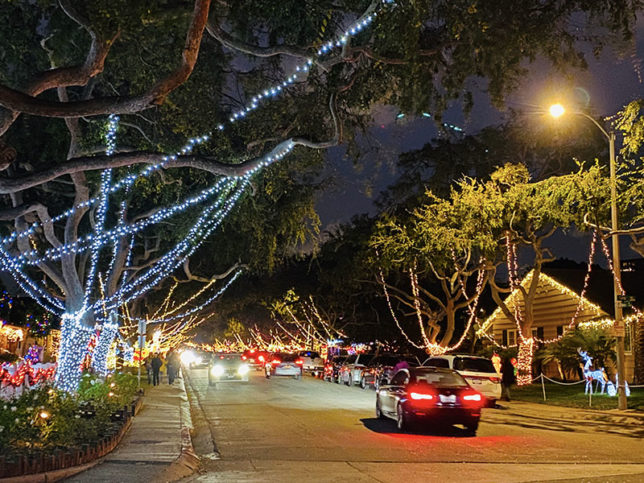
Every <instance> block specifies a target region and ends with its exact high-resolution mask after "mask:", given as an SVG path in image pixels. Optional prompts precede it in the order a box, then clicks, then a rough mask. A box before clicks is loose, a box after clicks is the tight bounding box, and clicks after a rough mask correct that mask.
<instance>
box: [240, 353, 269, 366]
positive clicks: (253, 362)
mask: <svg viewBox="0 0 644 483" xmlns="http://www.w3.org/2000/svg"><path fill="white" fill-rule="evenodd" d="M269 357H270V353H269V352H266V351H260V350H257V349H247V350H245V351H244V352H242V359H243V360H245V361H246V364H248V365H249V366H250V367H252V368H254V369H256V370H258V371H259V370H261V369H262V368H263V367H264V364H266V361H267V360H268V358H269Z"/></svg>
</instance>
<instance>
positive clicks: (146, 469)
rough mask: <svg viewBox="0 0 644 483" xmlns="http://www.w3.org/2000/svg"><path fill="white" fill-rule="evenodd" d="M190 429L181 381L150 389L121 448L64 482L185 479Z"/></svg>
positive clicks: (121, 482) (186, 401) (189, 445)
mask: <svg viewBox="0 0 644 483" xmlns="http://www.w3.org/2000/svg"><path fill="white" fill-rule="evenodd" d="M191 427H192V423H191V420H190V410H189V405H188V399H187V396H186V390H185V386H184V382H183V379H182V378H178V379H177V380H176V381H175V383H174V384H173V385H172V386H170V385H169V384H168V383H167V382H166V383H163V384H161V385H160V386H156V387H151V388H149V389H148V390H147V391H146V394H145V398H144V400H143V408H142V409H141V412H139V414H138V415H137V416H136V417H135V418H133V419H132V427H131V428H130V430H129V432H128V433H127V434H126V435H125V437H124V438H123V440H122V441H121V444H119V446H118V447H117V448H116V449H115V450H114V451H113V452H112V453H110V454H109V455H107V456H106V457H105V458H104V459H103V461H102V462H101V463H100V464H98V465H96V466H94V467H93V468H90V469H89V470H87V471H85V472H83V473H79V474H77V475H76V476H74V477H72V478H70V479H68V480H65V481H70V482H92V483H96V482H120V483H127V482H141V481H155V482H163V481H175V480H176V479H178V478H181V477H183V476H186V474H184V473H185V471H182V470H183V469H185V468H184V467H185V464H184V462H183V460H184V459H185V458H184V456H185V455H184V453H185V452H186V451H188V452H190V450H191V447H192V444H191V442H190V435H189V429H190V428H191ZM186 435H187V441H186ZM177 466H180V467H181V468H177ZM177 469H179V471H177Z"/></svg>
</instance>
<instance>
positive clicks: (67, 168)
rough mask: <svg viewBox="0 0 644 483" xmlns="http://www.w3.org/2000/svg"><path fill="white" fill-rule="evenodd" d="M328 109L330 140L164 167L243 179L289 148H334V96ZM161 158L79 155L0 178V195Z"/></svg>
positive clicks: (296, 141) (292, 142)
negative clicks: (233, 160) (234, 159)
mask: <svg viewBox="0 0 644 483" xmlns="http://www.w3.org/2000/svg"><path fill="white" fill-rule="evenodd" d="M329 109H330V111H331V116H332V118H333V125H334V131H335V134H334V136H333V138H332V139H330V140H328V141H322V142H314V141H310V140H308V139H305V138H291V139H287V140H286V141H282V142H281V143H279V144H278V145H277V146H275V147H274V148H273V149H272V150H271V151H270V152H269V153H268V154H267V155H265V156H262V157H259V158H254V159H251V160H248V161H245V162H242V163H239V164H226V163H221V162H219V161H216V160H214V159H213V158H211V157H208V156H198V155H192V154H190V155H184V156H177V157H176V159H172V160H169V161H167V162H166V163H165V165H164V166H165V168H166V169H168V168H194V169H199V170H202V171H207V172H209V173H212V174H214V175H219V176H243V175H245V174H248V173H249V172H251V171H253V170H255V169H257V168H259V167H260V166H261V165H262V164H263V163H264V162H265V159H266V157H275V156H276V155H277V154H278V153H280V152H283V151H284V150H286V149H287V148H289V147H292V146H306V147H308V148H313V149H326V148H330V147H332V146H337V145H338V143H339V142H340V139H341V126H340V123H339V122H338V116H337V113H336V107H335V95H331V97H330V100H329ZM164 156H165V155H162V154H159V153H150V152H135V153H120V154H115V155H113V156H107V155H103V156H90V157H87V156H83V157H79V158H75V159H70V160H67V161H66V162H64V163H62V164H59V165H57V166H54V167H52V168H49V169H46V170H43V171H41V172H37V173H33V174H29V175H26V176H21V177H11V178H2V179H0V194H8V193H15V192H17V191H22V190H26V189H28V188H33V187H34V186H38V185H41V184H43V183H46V182H48V181H51V180H53V179H56V178H58V177H60V176H64V175H66V174H74V173H80V172H87V171H96V170H102V169H107V168H118V167H121V166H132V165H135V164H158V163H159V162H160V161H161V158H162V157H164Z"/></svg>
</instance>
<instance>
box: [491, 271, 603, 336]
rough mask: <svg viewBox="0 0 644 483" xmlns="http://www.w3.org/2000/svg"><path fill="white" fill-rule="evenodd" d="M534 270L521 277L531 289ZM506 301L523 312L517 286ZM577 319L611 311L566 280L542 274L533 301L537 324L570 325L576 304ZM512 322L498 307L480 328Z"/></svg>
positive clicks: (525, 285) (512, 308) (588, 318)
mask: <svg viewBox="0 0 644 483" xmlns="http://www.w3.org/2000/svg"><path fill="white" fill-rule="evenodd" d="M533 273H534V270H531V271H530V272H529V273H528V274H527V275H526V276H525V278H524V279H523V280H522V281H521V286H522V287H523V288H525V289H526V290H527V289H528V286H529V284H530V282H531V281H532V277H533ZM505 303H506V305H507V306H508V308H509V309H510V311H512V312H514V310H515V308H516V306H517V304H518V307H519V309H520V310H521V313H522V314H523V313H525V312H524V304H523V297H522V296H521V295H520V293H519V290H518V289H515V290H513V291H512V293H510V295H508V296H507V297H506V299H505ZM578 307H579V312H578V313H577V318H576V321H577V322H585V321H589V320H593V319H598V318H604V317H607V316H608V314H607V313H606V312H605V311H604V310H602V308H601V307H600V306H599V305H597V304H595V303H593V302H592V301H590V300H588V298H584V299H582V298H581V297H580V296H579V294H577V293H576V292H575V291H574V290H571V289H570V288H568V287H567V286H565V285H564V284H562V283H560V282H558V281H557V280H555V279H554V278H553V277H551V276H549V275H546V274H545V273H543V272H542V273H541V275H540V276H539V285H538V287H537V293H536V296H535V300H534V305H533V314H534V324H535V326H544V325H567V324H569V323H570V322H571V320H572V318H573V317H574V315H575V313H576V312H577V308H578ZM503 323H507V324H513V322H512V321H511V320H510V319H508V318H507V317H506V316H505V314H504V313H503V311H502V310H501V307H497V308H496V309H495V310H494V312H493V313H492V315H490V316H489V317H488V318H487V319H486V320H485V322H484V323H483V326H482V327H481V331H485V330H487V329H488V328H489V327H490V326H492V324H503Z"/></svg>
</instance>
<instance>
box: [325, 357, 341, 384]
mask: <svg viewBox="0 0 644 483" xmlns="http://www.w3.org/2000/svg"><path fill="white" fill-rule="evenodd" d="M346 359H347V356H343V355H336V356H331V357H330V358H329V359H327V361H326V364H324V374H323V376H322V378H323V379H324V380H325V381H329V382H340V379H339V378H338V373H339V371H340V369H341V368H342V364H343V363H344V361H345V360H346Z"/></svg>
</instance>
